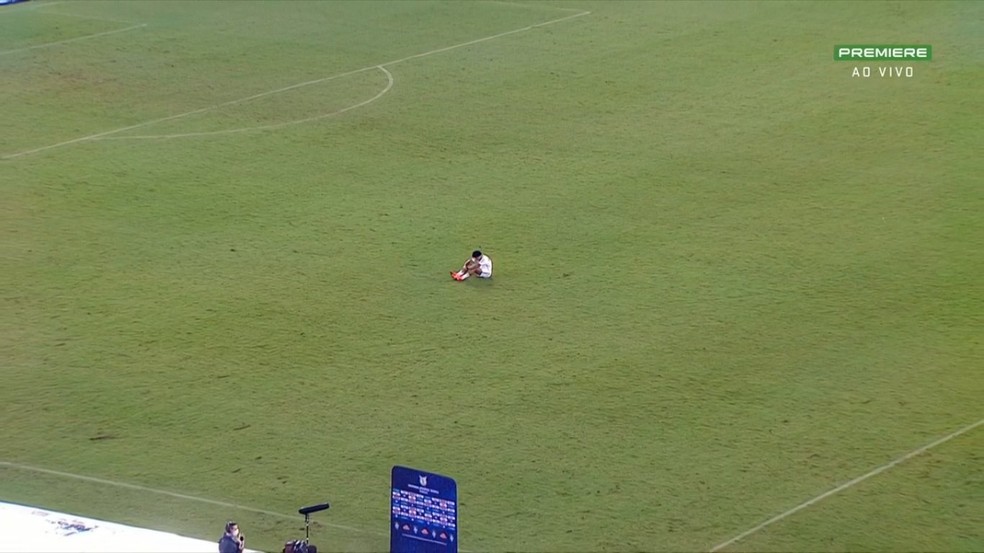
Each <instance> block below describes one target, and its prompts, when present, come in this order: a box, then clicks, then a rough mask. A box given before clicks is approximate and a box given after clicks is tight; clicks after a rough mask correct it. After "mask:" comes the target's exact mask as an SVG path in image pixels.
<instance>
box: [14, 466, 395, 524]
mask: <svg viewBox="0 0 984 553" xmlns="http://www.w3.org/2000/svg"><path fill="white" fill-rule="evenodd" d="M0 466H3V467H10V468H13V469H18V470H25V471H29V472H38V473H42V474H52V475H54V476H61V477H64V478H71V479H73V480H82V481H85V482H94V483H96V484H103V485H106V486H116V487H118V488H127V489H130V490H136V491H140V492H149V493H156V494H160V495H166V496H169V497H175V498H178V499H184V500H187V501H197V502H199V503H208V504H210V505H218V506H219V507H227V508H229V509H238V510H241V511H249V512H251V513H259V514H261V515H269V516H272V517H277V518H285V519H290V520H297V516H294V515H285V514H283V513H276V512H273V511H266V510H264V509H254V508H253V507H247V506H245V505H236V504H235V503H227V502H225V501H216V500H214V499H207V498H204V497H197V496H194V495H186V494H183V493H175V492H169V491H167V490H159V489H157V488H148V487H147V486H140V485H137V484H127V483H126V482H116V481H115V480H105V479H103V478H94V477H92V476H83V475H81V474H72V473H70V472H62V471H58V470H51V469H45V468H40V467H32V466H30V465H22V464H20V463H11V462H8V461H0ZM320 524H324V525H325V526H331V527H332V528H339V529H342V530H350V531H352V532H361V533H363V534H374V535H377V536H383V535H386V534H383V533H381V532H372V531H369V530H363V529H362V528H355V527H353V526H344V525H341V524H332V523H330V522H321V523H320Z"/></svg>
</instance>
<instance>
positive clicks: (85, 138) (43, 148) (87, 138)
mask: <svg viewBox="0 0 984 553" xmlns="http://www.w3.org/2000/svg"><path fill="white" fill-rule="evenodd" d="M590 13H591V12H589V11H584V12H578V13H576V14H573V15H567V16H564V17H560V18H557V19H551V20H550V21H544V22H543V23H536V24H534V25H527V26H526V27H522V28H519V29H513V30H512V31H506V32H504V33H498V34H495V35H491V36H487V37H483V38H478V39H475V40H470V41H468V42H462V43H460V44H455V45H453V46H446V47H444V48H438V49H436V50H430V51H427V52H423V53H421V54H414V55H412V56H407V57H405V58H400V59H398V60H393V61H388V62H386V63H377V64H374V65H370V66H368V67H363V68H361V69H354V70H352V71H346V72H345V73H339V74H336V75H331V76H328V77H323V78H320V79H315V80H313V81H306V82H303V83H297V84H294V85H290V86H286V87H284V88H278V89H276V90H271V91H268V92H261V93H259V94H254V95H252V96H247V97H245V98H239V99H238V100H230V101H228V102H223V103H221V104H215V105H212V106H208V107H204V108H200V109H196V110H192V111H188V112H185V113H179V114H177V115H170V116H168V117H161V118H160V119H153V120H151V121H145V122H143V123H137V124H135V125H128V126H126V127H120V128H118V129H113V130H111V131H104V132H100V133H96V134H90V135H87V136H82V137H79V138H73V139H71V140H66V141H64V142H58V143H57V144H51V145H48V146H41V147H39V148H33V149H30V150H23V151H20V152H15V153H12V154H6V155H3V156H0V160H5V159H14V158H18V157H21V156H26V155H29V154H36V153H38V152H43V151H46V150H51V149H54V148H60V147H62V146H68V145H70V144H77V143H79V142H87V141H90V140H96V139H98V138H102V137H104V136H110V135H113V134H117V133H121V132H124V131H129V130H132V129H139V128H141V127H146V126H148V125H153V124H155V123H163V122H165V121H172V120H174V119H180V118H182V117H188V116H189V115H195V114H198V113H205V112H207V111H211V110H214V109H218V108H221V107H225V106H231V105H234V104H238V103H241V102H248V101H249V100H255V99H257V98H263V97H265V96H271V95H273V94H279V93H281V92H287V91H288V90H294V89H296V88H302V87H305V86H311V85H315V84H319V83H323V82H326V81H330V80H332V79H338V78H341V77H347V76H349V75H355V74H356V73H362V72H364V71H369V70H371V69H375V68H377V67H386V66H388V65H396V64H398V63H403V62H405V61H408V60H412V59H417V58H423V57H426V56H431V55H434V54H439V53H441V52H447V51H449V50H454V49H456V48H463V47H465V46H471V45H473V44H478V43H481V42H486V41H489V40H495V39H497V38H501V37H504V36H509V35H513V34H516V33H521V32H524V31H529V30H531V29H535V28H537V27H545V26H547V25H553V24H554V23H560V22H561V21H567V20H569V19H574V18H576V17H583V16H585V15H588V14H590Z"/></svg>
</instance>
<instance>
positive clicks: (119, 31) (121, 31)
mask: <svg viewBox="0 0 984 553" xmlns="http://www.w3.org/2000/svg"><path fill="white" fill-rule="evenodd" d="M146 26H147V24H146V23H141V24H140V25H133V26H132V27H127V28H125V29H115V30H112V31H104V32H102V33H95V34H91V35H85V36H80V37H76V38H69V39H66V40H59V41H56V42H46V43H44V44H35V45H34V46H27V47H25V48H16V49H14V50H0V56H6V55H7V54H16V53H17V52H26V51H28V50H34V49H37V48H50V47H51V46H60V45H62V44H68V43H70V42H78V41H80V40H89V39H90V38H96V37H99V36H106V35H115V34H116V33H125V32H127V31H132V30H134V29H139V28H141V27H146Z"/></svg>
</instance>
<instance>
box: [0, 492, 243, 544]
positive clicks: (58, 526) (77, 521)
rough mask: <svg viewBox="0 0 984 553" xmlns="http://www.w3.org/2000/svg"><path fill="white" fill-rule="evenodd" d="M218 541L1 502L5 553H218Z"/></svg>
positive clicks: (0, 526)
mask: <svg viewBox="0 0 984 553" xmlns="http://www.w3.org/2000/svg"><path fill="white" fill-rule="evenodd" d="M220 533H221V528H220ZM218 541H219V536H215V540H214V541H207V540H197V539H193V538H186V537H183V536H178V535H176V534H168V533H166V532H158V531H155V530H145V529H142V528H134V527H132V526H124V525H122V524H116V523H113V522H104V521H101V520H93V519H91V518H84V517H79V516H75V515H67V514H64V513H55V512H51V511H46V510H44V509H38V508H36V507H25V506H23V505H14V504H11V503H2V502H0V552H3V553H218V551H219V544H218ZM251 553H255V552H251Z"/></svg>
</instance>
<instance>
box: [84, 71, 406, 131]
mask: <svg viewBox="0 0 984 553" xmlns="http://www.w3.org/2000/svg"><path fill="white" fill-rule="evenodd" d="M376 67H377V69H379V70H380V71H382V72H383V73H385V74H386V78H387V83H386V88H384V89H383V90H382V91H381V92H379V93H378V94H376V95H375V96H373V97H372V98H369V99H368V100H364V101H362V102H359V103H358V104H355V105H351V106H348V107H346V108H342V109H340V110H337V111H333V112H331V113H322V114H321V115H315V116H314V117H307V118H305V119H297V120H295V121H287V122H286V123H274V124H271V125H260V126H257V127H241V128H238V129H224V130H221V131H203V132H188V133H180V134H146V135H139V136H108V137H104V138H101V139H97V140H149V139H161V138H188V137H191V136H214V135H217V134H233V133H239V132H248V131H259V130H269V129H279V128H281V127H287V126H290V125H299V124H301V123H308V122H310V121H317V120H318V119H326V118H328V117H333V116H335V115H340V114H342V113H345V112H346V111H351V110H353V109H356V108H360V107H362V106H365V105H369V104H371V103H373V102H375V101H376V100H378V99H380V98H382V97H383V96H384V95H385V94H386V93H387V92H389V91H390V89H391V88H393V75H392V74H391V73H390V72H389V71H387V70H386V68H385V67H383V66H381V65H379V66H376Z"/></svg>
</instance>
